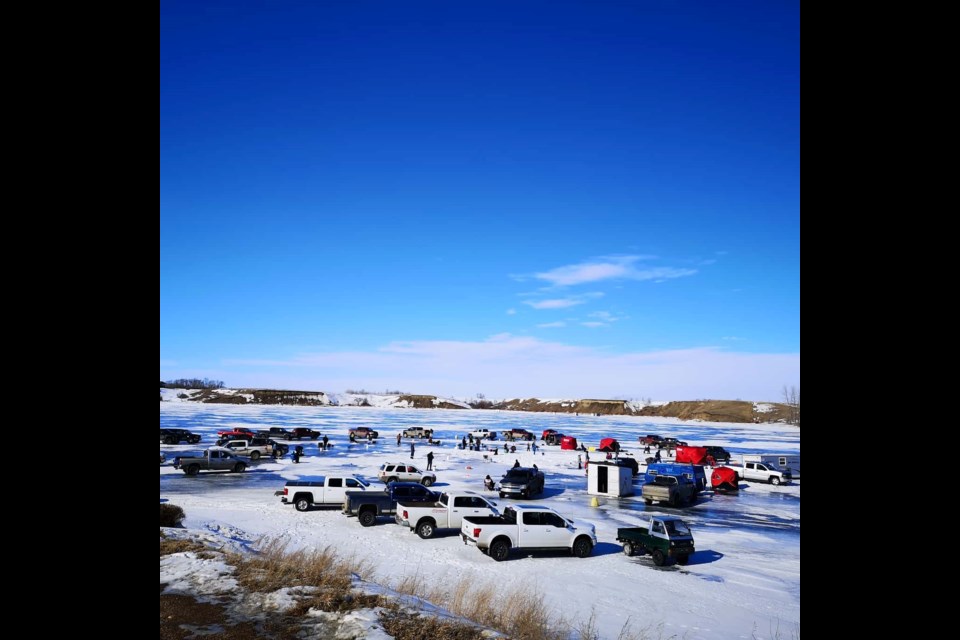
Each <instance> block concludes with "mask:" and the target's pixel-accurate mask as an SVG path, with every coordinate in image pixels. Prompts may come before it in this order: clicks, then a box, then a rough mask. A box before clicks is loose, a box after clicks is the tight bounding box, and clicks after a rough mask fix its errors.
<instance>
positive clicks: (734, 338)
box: [723, 336, 746, 342]
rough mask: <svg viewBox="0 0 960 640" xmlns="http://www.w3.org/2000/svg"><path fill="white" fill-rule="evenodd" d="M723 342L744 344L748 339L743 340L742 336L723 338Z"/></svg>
mask: <svg viewBox="0 0 960 640" xmlns="http://www.w3.org/2000/svg"><path fill="white" fill-rule="evenodd" d="M723 340H729V341H730V342H743V341H744V340H746V338H741V337H740V336H723Z"/></svg>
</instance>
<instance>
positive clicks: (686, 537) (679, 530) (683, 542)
mask: <svg viewBox="0 0 960 640" xmlns="http://www.w3.org/2000/svg"><path fill="white" fill-rule="evenodd" d="M617 542H619V543H621V544H622V545H623V553H624V555H627V556H632V555H634V554H637V553H649V554H650V556H651V557H652V558H653V563H654V564H655V565H657V566H658V567H662V566H663V565H665V564H667V563H668V562H670V561H671V560H676V561H677V562H679V563H680V564H687V561H688V560H689V559H690V556H691V555H693V553H694V551H695V549H694V544H693V534H692V533H691V532H690V527H689V526H687V523H685V522H684V521H683V520H681V519H680V518H675V517H668V516H655V517H653V518H651V519H650V526H649V527H625V528H619V529H617Z"/></svg>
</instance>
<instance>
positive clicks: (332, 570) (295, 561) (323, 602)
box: [227, 539, 380, 615]
mask: <svg viewBox="0 0 960 640" xmlns="http://www.w3.org/2000/svg"><path fill="white" fill-rule="evenodd" d="M227 562H229V563H230V564H232V565H233V566H234V567H236V572H235V574H234V575H235V576H236V578H237V581H238V582H239V583H240V584H241V585H242V586H243V587H245V588H247V589H248V590H250V591H257V592H271V591H276V590H278V589H283V588H289V587H311V588H312V589H311V591H310V593H309V594H307V595H306V596H305V597H304V598H303V599H302V600H301V602H300V604H299V605H298V606H297V607H296V608H295V609H294V610H293V611H291V613H292V614H294V615H296V614H302V613H306V612H307V611H308V610H309V609H310V608H316V609H320V610H323V611H349V610H352V609H361V608H366V607H375V606H377V605H378V604H379V602H380V597H379V596H371V595H363V594H359V593H355V592H354V591H353V575H354V574H357V575H359V576H361V577H362V576H364V575H368V574H369V573H370V567H369V566H367V565H366V564H365V563H364V562H363V561H359V560H353V559H343V558H341V557H339V556H337V554H336V552H334V551H333V550H331V549H330V547H325V548H323V549H315V550H309V549H300V550H297V551H288V550H287V543H285V542H283V541H281V540H277V539H268V540H264V541H263V542H261V544H260V548H259V552H258V553H256V554H240V553H230V554H227Z"/></svg>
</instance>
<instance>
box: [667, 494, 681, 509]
mask: <svg viewBox="0 0 960 640" xmlns="http://www.w3.org/2000/svg"><path fill="white" fill-rule="evenodd" d="M669 502H670V506H671V507H676V506H678V505H679V504H680V495H679V494H676V493H675V494H673V495H672V496H670V501H669Z"/></svg>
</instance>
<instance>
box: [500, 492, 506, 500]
mask: <svg viewBox="0 0 960 640" xmlns="http://www.w3.org/2000/svg"><path fill="white" fill-rule="evenodd" d="M506 496H507V494H505V493H504V492H503V491H501V492H500V499H501V500H503V499H504V498H505V497H506Z"/></svg>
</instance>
